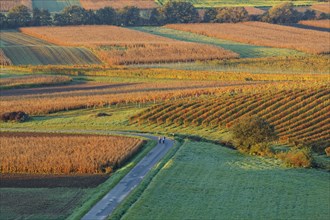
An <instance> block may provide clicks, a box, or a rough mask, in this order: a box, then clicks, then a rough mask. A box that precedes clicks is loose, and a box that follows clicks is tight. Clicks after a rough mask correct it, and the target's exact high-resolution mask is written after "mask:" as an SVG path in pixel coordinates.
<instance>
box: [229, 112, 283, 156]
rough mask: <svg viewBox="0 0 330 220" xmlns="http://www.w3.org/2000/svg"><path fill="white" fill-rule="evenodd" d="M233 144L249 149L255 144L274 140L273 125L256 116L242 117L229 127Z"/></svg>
mask: <svg viewBox="0 0 330 220" xmlns="http://www.w3.org/2000/svg"><path fill="white" fill-rule="evenodd" d="M231 132H232V134H233V141H234V143H235V145H236V146H237V147H238V148H239V149H242V150H244V151H250V150H251V148H252V147H253V146H255V145H260V144H263V143H269V142H271V141H274V140H276V139H277V138H278V137H277V134H276V133H275V130H274V126H272V125H270V124H269V123H268V122H267V121H265V120H264V119H262V118H260V117H258V116H252V117H244V118H242V119H240V120H239V121H238V122H237V123H236V124H234V125H233V126H232V127H231Z"/></svg>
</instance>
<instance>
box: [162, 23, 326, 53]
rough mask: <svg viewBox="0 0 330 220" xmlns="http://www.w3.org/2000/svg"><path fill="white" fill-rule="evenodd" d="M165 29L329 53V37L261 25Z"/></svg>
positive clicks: (277, 26) (283, 27) (276, 26)
mask: <svg viewBox="0 0 330 220" xmlns="http://www.w3.org/2000/svg"><path fill="white" fill-rule="evenodd" d="M165 27H168V28H172V29H176V30H181V31H188V32H193V33H197V34H202V35H206V36H209V37H216V38H220V39H227V40H232V41H237V42H242V43H248V44H255V45H260V46H269V47H277V48H289V49H295V50H299V51H303V52H307V53H313V54H328V53H330V46H329V45H330V34H329V33H326V32H322V31H314V30H307V29H301V28H295V27H288V26H282V25H275V24H268V23H263V22H243V23H237V24H184V25H182V24H170V25H166V26H165Z"/></svg>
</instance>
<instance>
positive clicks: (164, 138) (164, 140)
mask: <svg viewBox="0 0 330 220" xmlns="http://www.w3.org/2000/svg"><path fill="white" fill-rule="evenodd" d="M163 144H165V136H164V137H163Z"/></svg>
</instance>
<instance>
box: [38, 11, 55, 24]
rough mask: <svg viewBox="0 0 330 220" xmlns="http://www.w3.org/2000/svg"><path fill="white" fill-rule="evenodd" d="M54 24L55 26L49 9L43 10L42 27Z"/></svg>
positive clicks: (41, 13)
mask: <svg viewBox="0 0 330 220" xmlns="http://www.w3.org/2000/svg"><path fill="white" fill-rule="evenodd" d="M52 24H53V20H52V16H51V15H50V12H49V11H48V10H47V9H41V12H40V25H41V26H48V25H52Z"/></svg>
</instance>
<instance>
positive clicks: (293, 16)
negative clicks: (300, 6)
mask: <svg viewBox="0 0 330 220" xmlns="http://www.w3.org/2000/svg"><path fill="white" fill-rule="evenodd" d="M300 17H301V14H300V13H299V12H298V11H297V10H295V9H294V5H293V4H292V3H289V2H286V3H283V4H280V5H276V6H274V7H272V8H271V9H270V10H269V11H268V12H267V13H265V15H264V16H263V17H262V21H265V22H269V23H274V24H285V23H297V22H298V21H299V20H300Z"/></svg>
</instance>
